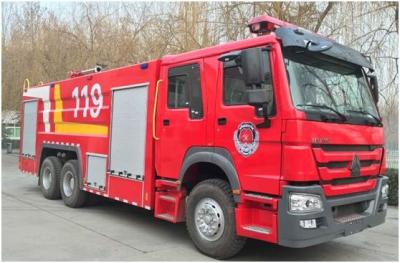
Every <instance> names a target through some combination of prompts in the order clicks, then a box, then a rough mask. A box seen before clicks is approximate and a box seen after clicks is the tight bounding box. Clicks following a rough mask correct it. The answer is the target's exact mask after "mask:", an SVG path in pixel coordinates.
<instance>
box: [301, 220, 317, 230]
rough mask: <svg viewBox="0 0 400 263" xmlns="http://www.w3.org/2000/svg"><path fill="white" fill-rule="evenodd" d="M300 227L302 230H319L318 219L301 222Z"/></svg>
mask: <svg viewBox="0 0 400 263" xmlns="http://www.w3.org/2000/svg"><path fill="white" fill-rule="evenodd" d="M300 226H301V227H302V228H317V220H316V219H307V220H300Z"/></svg>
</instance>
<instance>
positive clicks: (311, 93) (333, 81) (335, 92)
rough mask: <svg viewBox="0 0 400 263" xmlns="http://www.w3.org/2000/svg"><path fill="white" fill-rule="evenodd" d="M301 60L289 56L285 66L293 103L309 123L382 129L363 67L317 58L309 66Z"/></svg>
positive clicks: (311, 59)
mask: <svg viewBox="0 0 400 263" xmlns="http://www.w3.org/2000/svg"><path fill="white" fill-rule="evenodd" d="M302 58H303V60H304V54H303V56H302ZM296 60H297V61H296ZM299 60H300V59H296V57H295V56H293V55H292V56H288V55H286V56H285V65H286V71H287V76H288V81H289V86H290V90H291V93H292V100H293V103H294V105H295V107H296V108H298V109H299V110H302V111H305V112H306V114H307V117H308V119H311V120H320V121H335V122H347V123H354V124H367V125H369V124H371V125H380V119H379V115H378V112H377V110H376V107H375V103H374V101H373V99H372V95H371V93H370V91H369V87H368V84H367V82H366V78H365V76H364V73H363V71H362V69H361V67H358V66H350V65H344V64H341V65H338V64H334V63H332V62H328V61H324V60H319V59H318V58H316V57H315V56H313V57H309V58H308V59H306V60H305V61H307V62H306V63H307V64H305V63H302V62H300V61H299Z"/></svg>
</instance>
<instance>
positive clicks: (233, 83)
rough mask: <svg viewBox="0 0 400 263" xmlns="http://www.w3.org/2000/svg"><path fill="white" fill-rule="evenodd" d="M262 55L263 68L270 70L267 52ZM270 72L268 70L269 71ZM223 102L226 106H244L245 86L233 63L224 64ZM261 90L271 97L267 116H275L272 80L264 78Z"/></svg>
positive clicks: (238, 69)
mask: <svg viewBox="0 0 400 263" xmlns="http://www.w3.org/2000/svg"><path fill="white" fill-rule="evenodd" d="M263 55H264V58H265V59H264V60H263V61H264V63H265V64H264V68H266V69H269V68H270V60H269V53H268V51H263ZM269 71H270V70H269ZM223 83H224V84H223V85H224V87H223V102H224V105H226V106H231V105H246V104H247V94H246V89H247V87H246V84H245V83H244V78H243V71H242V69H241V67H240V65H237V64H236V63H235V62H234V61H228V62H224V80H223ZM261 88H263V89H266V90H267V93H268V96H271V101H273V103H270V105H268V107H267V108H268V113H269V114H268V115H270V116H272V115H274V114H275V99H274V94H273V86H272V79H271V78H267V76H265V83H264V84H262V87H261ZM258 113H260V114H261V115H262V109H259V110H257V114H258Z"/></svg>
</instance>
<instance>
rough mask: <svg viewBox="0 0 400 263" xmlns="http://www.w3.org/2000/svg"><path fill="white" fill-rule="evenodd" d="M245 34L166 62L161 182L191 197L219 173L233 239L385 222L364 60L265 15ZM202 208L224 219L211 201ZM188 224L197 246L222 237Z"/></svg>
mask: <svg viewBox="0 0 400 263" xmlns="http://www.w3.org/2000/svg"><path fill="white" fill-rule="evenodd" d="M249 28H250V30H251V31H252V32H253V33H256V34H258V36H257V37H256V38H252V39H247V40H243V41H237V42H232V43H228V44H224V45H221V46H220V47H218V46H217V47H212V48H207V49H204V50H198V51H192V52H188V53H185V54H180V55H174V56H167V57H164V58H163V59H162V65H161V79H162V80H163V82H164V83H163V86H162V88H161V90H162V91H163V92H161V96H160V101H159V104H158V107H159V108H158V115H157V119H158V122H157V134H158V135H157V136H159V137H160V138H161V139H160V140H159V141H157V142H156V149H160V150H159V151H157V150H156V170H157V173H158V174H160V175H161V176H163V177H167V178H170V179H176V176H177V175H179V177H178V179H179V182H180V184H181V185H182V186H183V187H185V189H186V190H188V191H189V192H190V191H191V190H192V189H193V188H194V187H195V186H196V185H197V183H198V180H200V179H198V178H202V179H201V180H203V179H204V178H208V177H213V176H215V174H222V175H224V176H226V177H227V178H228V181H229V184H230V187H231V188H232V193H233V196H234V199H235V202H236V206H235V212H236V231H237V233H238V235H240V236H246V237H252V238H257V239H261V240H265V241H268V242H272V243H278V244H280V245H284V246H289V247H306V246H311V245H315V244H318V243H321V242H324V241H328V240H331V239H333V238H336V237H340V236H346V235H349V234H353V233H356V232H359V231H361V230H363V229H365V228H367V227H373V226H375V225H378V224H381V223H383V222H384V218H385V215H386V206H387V204H386V203H387V191H388V186H387V178H386V177H385V176H384V173H385V162H384V148H383V145H384V141H383V138H384V136H383V128H382V122H381V119H380V117H379V112H378V109H377V106H376V104H377V102H378V85H377V81H376V77H375V76H374V75H373V67H372V65H371V63H370V61H369V60H368V59H367V58H366V57H365V56H363V55H362V54H361V53H359V52H357V51H355V50H354V49H351V48H349V47H345V46H343V45H341V44H339V43H337V42H335V41H333V40H331V39H328V38H325V37H323V36H321V35H318V34H316V33H313V32H309V31H307V30H305V29H302V28H300V27H297V26H294V25H291V24H288V23H285V22H282V21H279V20H276V19H273V18H271V17H268V16H262V17H258V18H254V19H252V20H251V21H250V22H249ZM210 163H212V164H214V165H215V166H214V165H209V166H208V165H207V164H210ZM224 176H222V177H224ZM190 206H191V205H190V203H189V204H188V207H187V209H189V210H190V209H191V208H190ZM200 207H201V209H203V210H204V211H208V213H210V214H212V215H214V216H215V218H214V221H215V222H220V220H218V217H217V216H216V215H218V209H217V208H210V207H213V203H212V202H211V201H210V204H203V205H202V206H201V205H200ZM193 209H194V208H193ZM186 212H187V213H192V212H193V211H192V212H190V211H189V212H188V211H186ZM193 213H195V212H193ZM199 217H201V216H199ZM188 219H189V218H186V220H188ZM196 220H200V221H201V223H202V224H203V225H204V226H205V227H203V228H201V227H198V228H197V232H196V231H194V230H193V231H192V234H191V237H192V239H194V240H196V238H197V239H199V241H198V243H200V244H201V242H204V240H207V238H209V237H210V236H211V237H212V236H215V235H217V236H218V235H219V232H220V231H223V230H221V228H218V227H217V228H213V226H212V224H207V222H205V221H202V220H201V219H199V218H197V219H196ZM210 229H211V230H210ZM212 229H214V230H212ZM189 232H190V231H189ZM199 233H200V234H199ZM195 243H196V242H195ZM198 247H200V250H202V251H203V252H205V253H210V250H209V249H205V248H204V245H198Z"/></svg>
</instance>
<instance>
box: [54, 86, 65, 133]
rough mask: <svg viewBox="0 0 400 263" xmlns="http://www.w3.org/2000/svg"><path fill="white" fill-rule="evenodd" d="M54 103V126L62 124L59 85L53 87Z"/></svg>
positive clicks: (61, 103)
mask: <svg viewBox="0 0 400 263" xmlns="http://www.w3.org/2000/svg"><path fill="white" fill-rule="evenodd" d="M54 101H55V103H56V105H55V109H54V124H56V126H57V123H61V122H62V110H63V102H62V100H61V88H60V84H56V85H55V86H54Z"/></svg>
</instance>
